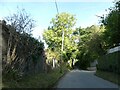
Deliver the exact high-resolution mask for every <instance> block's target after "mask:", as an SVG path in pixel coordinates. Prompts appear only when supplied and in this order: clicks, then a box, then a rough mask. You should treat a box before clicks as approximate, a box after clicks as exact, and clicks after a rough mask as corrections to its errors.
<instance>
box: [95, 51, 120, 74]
mask: <svg viewBox="0 0 120 90" xmlns="http://www.w3.org/2000/svg"><path fill="white" fill-rule="evenodd" d="M119 56H120V51H118V52H114V53H110V54H107V55H104V56H102V57H100V58H99V59H98V65H97V69H98V70H102V71H110V72H115V73H118V74H120V57H119Z"/></svg>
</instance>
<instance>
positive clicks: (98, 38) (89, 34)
mask: <svg viewBox="0 0 120 90" xmlns="http://www.w3.org/2000/svg"><path fill="white" fill-rule="evenodd" d="M76 31H78V33H77V34H78V35H79V36H78V38H79V42H78V49H79V52H78V53H77V59H78V60H79V61H78V62H77V63H76V65H77V66H78V67H79V68H81V69H86V68H87V67H89V66H90V62H93V61H94V60H95V59H96V58H98V57H99V56H101V55H103V54H104V52H105V51H104V46H103V43H104V41H103V39H102V33H103V31H104V27H102V26H101V27H100V26H95V25H92V26H90V27H87V28H77V29H76Z"/></svg>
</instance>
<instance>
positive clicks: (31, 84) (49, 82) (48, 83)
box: [2, 65, 68, 88]
mask: <svg viewBox="0 0 120 90" xmlns="http://www.w3.org/2000/svg"><path fill="white" fill-rule="evenodd" d="M62 69H63V72H62V73H60V72H59V68H55V69H53V70H52V71H51V72H49V73H38V74H34V75H28V76H25V77H24V78H22V79H21V80H20V81H19V82H16V81H14V80H10V79H7V80H5V79H4V80H3V82H2V87H3V88H52V87H53V86H54V85H55V84H56V82H57V81H58V80H59V78H60V77H62V76H63V75H64V74H65V73H66V71H68V70H67V68H66V66H65V65H63V68H62Z"/></svg>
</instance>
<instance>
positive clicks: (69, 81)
mask: <svg viewBox="0 0 120 90" xmlns="http://www.w3.org/2000/svg"><path fill="white" fill-rule="evenodd" d="M94 73H95V71H84V70H72V71H70V72H69V73H67V74H66V75H65V76H64V77H63V78H62V79H61V80H60V81H59V82H58V84H57V86H56V88H118V85H116V84H114V83H112V82H109V81H107V80H104V79H102V78H99V77H97V76H95V75H94Z"/></svg>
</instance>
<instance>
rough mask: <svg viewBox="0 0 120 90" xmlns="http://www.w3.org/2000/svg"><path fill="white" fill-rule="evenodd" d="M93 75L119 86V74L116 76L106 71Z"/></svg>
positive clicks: (99, 71)
mask: <svg viewBox="0 0 120 90" xmlns="http://www.w3.org/2000/svg"><path fill="white" fill-rule="evenodd" d="M95 75H97V76H98V77H100V78H103V79H105V80H108V81H111V82H113V83H115V84H118V85H120V75H119V74H116V73H113V72H108V71H101V70H97V71H96V74H95Z"/></svg>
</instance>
